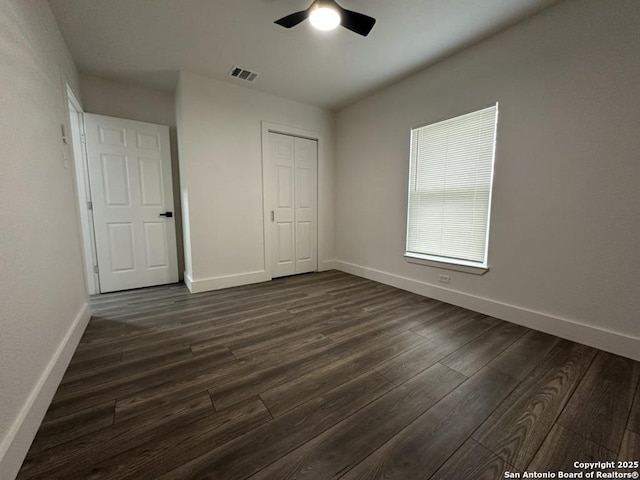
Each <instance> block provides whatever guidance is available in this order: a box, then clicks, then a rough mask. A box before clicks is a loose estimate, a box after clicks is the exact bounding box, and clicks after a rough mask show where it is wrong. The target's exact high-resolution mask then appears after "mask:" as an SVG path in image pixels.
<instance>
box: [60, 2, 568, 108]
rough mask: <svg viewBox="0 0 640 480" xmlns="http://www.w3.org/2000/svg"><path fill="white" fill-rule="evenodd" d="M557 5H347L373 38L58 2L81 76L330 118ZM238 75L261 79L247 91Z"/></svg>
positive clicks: (191, 11)
mask: <svg viewBox="0 0 640 480" xmlns="http://www.w3.org/2000/svg"><path fill="white" fill-rule="evenodd" d="M557 2H558V0H341V1H340V0H339V3H340V4H341V5H342V6H343V7H344V8H347V9H349V10H355V11H358V12H361V13H365V14H367V15H370V16H372V17H374V18H376V19H377V23H376V25H375V27H374V28H373V30H372V32H371V33H370V34H369V36H368V37H361V36H359V35H356V34H354V33H352V32H350V31H348V30H346V29H344V28H338V29H337V30H334V31H332V32H320V31H317V30H314V29H313V28H312V27H311V26H310V25H309V22H308V21H306V22H304V23H302V24H300V25H298V26H297V27H294V28H292V29H290V30H287V29H284V28H282V27H280V26H278V25H275V24H274V23H273V22H274V20H277V19H278V18H280V17H283V16H285V15H288V14H289V13H293V12H295V11H299V10H304V9H306V8H307V7H308V6H309V4H310V3H311V0H49V3H50V5H51V8H52V10H53V12H54V15H55V16H56V19H57V21H58V23H59V25H60V30H61V31H62V35H63V36H64V38H65V40H66V42H67V45H68V46H69V49H70V50H71V53H72V55H73V57H74V59H75V61H76V64H77V66H78V68H79V70H80V71H81V72H84V73H88V74H92V75H96V76H99V77H103V78H108V79H113V80H120V81H125V82H130V83H136V84H140V85H145V86H149V87H153V88H161V89H164V90H173V89H174V88H175V84H176V81H177V77H178V75H177V72H178V71H179V70H189V71H192V72H195V73H200V74H203V75H207V76H210V77H214V78H217V79H220V80H224V81H229V82H236V83H238V82H240V84H242V85H245V86H249V87H250V88H255V89H256V90H260V91H263V92H268V93H272V94H274V95H278V96H281V97H287V98H291V99H294V100H299V101H303V102H307V103H311V104H315V105H319V106H323V107H327V108H331V109H336V108H340V107H343V106H345V105H348V104H349V103H351V102H353V101H355V100H356V99H358V98H360V97H362V96H364V95H366V94H368V93H371V92H372V91H375V90H376V89H378V88H380V87H382V86H384V85H387V84H389V83H392V82H393V81H396V80H398V79H400V78H403V77H405V76H407V75H408V74H410V73H413V72H415V71H417V70H419V69H421V68H424V67H425V66H427V65H429V64H432V63H434V62H436V61H438V60H439V59H442V58H444V57H446V56H447V55H450V54H452V53H454V52H456V51H458V50H460V49H462V48H464V47H466V46H468V45H470V44H472V43H475V42H477V41H478V40H480V39H482V38H485V37H487V36H489V35H491V34H493V33H495V32H497V31H500V30H502V29H504V28H506V27H508V26H510V25H512V24H514V23H517V22H518V21H520V20H522V19H524V18H526V17H528V16H530V15H532V14H534V13H536V12H538V11H540V10H542V9H543V8H546V7H548V6H549V5H552V4H554V3H557ZM233 65H239V66H242V67H245V68H247V69H249V70H253V71H257V72H260V74H261V75H260V77H258V79H257V80H256V81H255V82H254V83H253V84H247V83H245V82H241V81H239V80H236V79H232V78H230V77H229V76H228V74H229V71H230V70H231V67H232V66H233Z"/></svg>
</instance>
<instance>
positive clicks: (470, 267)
mask: <svg viewBox="0 0 640 480" xmlns="http://www.w3.org/2000/svg"><path fill="white" fill-rule="evenodd" d="M489 108H495V123H494V126H493V148H492V152H491V155H492V156H491V173H490V178H489V192H488V200H487V225H486V234H485V240H484V261H482V262H475V261H470V260H464V259H460V258H454V257H446V256H440V255H432V254H424V253H418V252H413V251H410V250H409V230H410V224H409V219H410V210H411V192H412V191H411V176H412V168H413V167H414V162H415V160H414V149H415V145H414V138H415V135H416V134H417V132H418V130H420V129H422V128H424V127H428V126H431V125H437V124H439V123H442V122H446V121H450V120H455V119H457V118H460V117H464V116H466V115H470V114H473V113H479V112H481V111H483V110H487V109H489ZM499 114H500V108H499V102H495V103H491V104H488V105H484V106H482V107H480V108H476V109H474V110H471V111H468V112H466V113H462V114H459V115H455V116H451V117H448V118H444V119H440V120H436V121H433V122H428V123H425V124H421V125H418V126H413V127H411V130H410V141H409V175H408V181H407V212H406V231H405V252H404V258H405V260H406V261H407V262H409V263H414V264H419V265H426V266H431V267H437V268H443V269H447V270H454V271H460V272H465V273H471V274H475V275H483V274H484V273H486V272H488V271H489V237H490V227H491V208H492V200H493V183H494V176H495V162H496V146H497V136H498V119H499Z"/></svg>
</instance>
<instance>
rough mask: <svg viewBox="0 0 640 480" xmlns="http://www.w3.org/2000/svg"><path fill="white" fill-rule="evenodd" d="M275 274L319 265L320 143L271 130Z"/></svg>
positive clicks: (287, 273) (272, 254) (272, 237)
mask: <svg viewBox="0 0 640 480" xmlns="http://www.w3.org/2000/svg"><path fill="white" fill-rule="evenodd" d="M269 160H270V161H269V168H270V172H269V178H270V179H271V180H270V183H271V189H270V190H271V194H270V195H269V198H270V203H271V245H272V252H271V262H272V277H273V278H275V277H282V276H285V275H293V274H296V273H306V272H313V271H315V270H317V267H318V188H317V184H318V144H317V142H316V141H315V140H309V139H305V138H298V137H291V136H288V135H282V134H279V133H269Z"/></svg>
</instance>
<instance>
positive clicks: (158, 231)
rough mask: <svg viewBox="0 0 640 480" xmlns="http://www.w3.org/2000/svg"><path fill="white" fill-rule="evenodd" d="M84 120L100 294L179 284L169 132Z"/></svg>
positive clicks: (158, 127) (113, 121)
mask: <svg viewBox="0 0 640 480" xmlns="http://www.w3.org/2000/svg"><path fill="white" fill-rule="evenodd" d="M84 119H85V134H86V142H87V157H88V163H89V180H90V185H91V199H92V202H93V219H94V228H95V239H96V251H97V257H98V274H99V278H100V291H101V292H103V293H104V292H113V291H116V290H126V289H130V288H139V287H148V286H151V285H161V284H165V283H174V282H177V281H178V260H177V251H176V230H175V228H176V227H175V217H174V216H173V211H174V210H173V190H172V179H171V155H170V151H169V128H168V127H165V126H163V125H154V124H150V123H142V122H135V121H133V120H124V119H121V118H112V117H105V116H102V115H93V114H85V116H84Z"/></svg>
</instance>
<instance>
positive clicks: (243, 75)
mask: <svg viewBox="0 0 640 480" xmlns="http://www.w3.org/2000/svg"><path fill="white" fill-rule="evenodd" d="M258 75H260V74H259V73H256V72H251V71H249V70H247V69H246V68H242V67H237V66H235V65H234V66H233V68H232V69H231V72H230V73H229V76H230V77H234V78H239V79H240V80H244V81H245V82H253V81H254V80H255V79H256V78H258Z"/></svg>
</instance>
